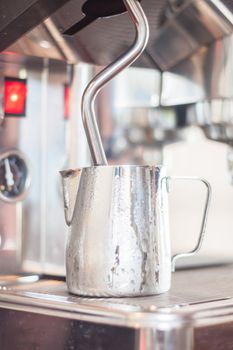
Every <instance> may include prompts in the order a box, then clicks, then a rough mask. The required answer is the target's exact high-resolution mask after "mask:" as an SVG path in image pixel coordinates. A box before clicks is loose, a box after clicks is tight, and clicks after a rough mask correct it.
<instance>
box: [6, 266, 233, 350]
mask: <svg viewBox="0 0 233 350" xmlns="http://www.w3.org/2000/svg"><path fill="white" fill-rule="evenodd" d="M0 307H1V309H0V344H1V350H11V349H17V350H23V349H24V350H25V349H26V348H27V346H29V344H30V346H31V342H33V344H34V345H35V348H36V349H38V350H47V349H48V350H49V349H51V347H53V346H55V344H56V349H59V350H60V349H61V350H72V349H74V350H81V349H85V350H89V349H90V350H95V349H96V350H109V349H110V348H111V349H113V350H115V349H119V348H121V350H124V349H125V350H126V349H127V350H131V349H132V350H134V349H137V350H152V349H153V350H157V349H158V350H164V349H168V350H173V349H174V350H176V349H177V350H181V349H182V350H183V349H185V350H189V349H198V350H202V349H218V350H220V349H224V350H227V349H232V346H233V265H227V266H219V267H211V268H201V269H193V270H184V271H178V272H176V273H175V274H174V275H173V282H172V289H171V291H170V292H169V293H166V294H162V295H158V296H154V297H143V298H131V299H130V298H120V299H112V298H111V299H110V298H109V299H92V298H80V297H76V296H72V295H69V294H68V293H67V290H66V285H65V283H64V282H61V281H54V280H40V281H38V282H35V283H28V284H20V285H11V286H8V287H7V288H6V289H4V290H3V289H2V291H1V292H0ZM28 329H29V330H30V331H28ZM13 331H14V333H12V332H13ZM10 334H14V337H11V336H10ZM2 344H3V346H2ZM16 344H17V346H16ZM57 344H60V345H57ZM70 344H71V345H70Z"/></svg>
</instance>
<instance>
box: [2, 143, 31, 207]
mask: <svg viewBox="0 0 233 350" xmlns="http://www.w3.org/2000/svg"><path fill="white" fill-rule="evenodd" d="M29 184H30V176H29V168H28V164H27V161H26V159H25V157H24V156H23V155H22V153H21V152H19V151H15V150H12V151H8V152H5V153H3V154H1V155H0V197H1V199H3V200H5V201H7V202H15V201H19V200H22V199H23V198H24V197H25V195H26V192H27V189H28V187H29Z"/></svg>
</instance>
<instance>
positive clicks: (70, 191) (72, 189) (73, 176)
mask: <svg viewBox="0 0 233 350" xmlns="http://www.w3.org/2000/svg"><path fill="white" fill-rule="evenodd" d="M60 174H61V177H62V189H63V200H64V211H65V220H66V223H67V225H68V226H70V225H71V224H72V221H73V216H74V209H75V203H76V197H77V193H78V187H79V180H80V175H81V169H75V170H63V171H60Z"/></svg>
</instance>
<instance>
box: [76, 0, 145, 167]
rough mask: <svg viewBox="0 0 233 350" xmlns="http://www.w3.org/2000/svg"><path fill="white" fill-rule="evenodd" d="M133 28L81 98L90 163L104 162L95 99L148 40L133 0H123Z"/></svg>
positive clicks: (139, 7)
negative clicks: (127, 44)
mask: <svg viewBox="0 0 233 350" xmlns="http://www.w3.org/2000/svg"><path fill="white" fill-rule="evenodd" d="M123 1H124V4H125V7H126V9H127V11H128V13H129V16H130V18H131V20H132V22H133V23H134V25H135V27H136V38H135V40H134V43H133V45H132V46H131V48H130V49H129V50H128V51H127V52H126V53H124V54H123V55H121V56H120V57H119V58H118V59H117V60H116V61H114V62H113V63H111V64H110V65H109V66H107V67H106V68H105V69H104V70H103V71H101V72H100V73H99V74H98V75H96V76H95V77H94V79H93V80H92V81H91V82H90V83H89V84H88V86H87V87H86V89H85V91H84V94H83V97H82V118H83V125H84V128H85V132H86V136H87V141H88V144H89V148H90V152H91V156H92V160H93V164H94V165H108V163H107V159H106V155H105V152H104V147H103V143H102V140H101V137H100V133H99V128H98V125H97V121H96V116H95V98H96V96H97V94H98V93H99V91H100V90H101V88H102V87H103V86H104V85H105V84H106V83H108V82H109V81H110V80H111V79H113V78H114V77H115V76H116V75H117V74H118V73H120V72H121V71H122V70H124V69H125V68H127V67H128V66H130V65H131V64H132V63H133V62H134V61H135V60H136V59H137V58H138V57H139V56H140V55H141V53H142V52H143V51H144V49H145V47H146V44H147V42H148V39H149V25H148V21H147V18H146V16H145V13H144V11H143V9H142V7H141V5H140V3H139V2H138V1H137V0H123Z"/></svg>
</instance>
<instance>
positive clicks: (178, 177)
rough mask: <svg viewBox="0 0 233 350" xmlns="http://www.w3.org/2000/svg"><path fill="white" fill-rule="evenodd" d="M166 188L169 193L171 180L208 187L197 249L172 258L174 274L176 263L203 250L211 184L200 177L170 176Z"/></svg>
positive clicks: (167, 178)
mask: <svg viewBox="0 0 233 350" xmlns="http://www.w3.org/2000/svg"><path fill="white" fill-rule="evenodd" d="M166 180H167V181H166V186H167V191H168V192H170V186H169V185H170V181H171V180H191V181H199V182H202V183H203V184H204V186H205V187H206V190H207V192H206V200H205V206H204V210H203V216H202V222H201V229H200V234H199V237H198V241H197V244H196V246H195V248H194V249H193V250H191V251H190V252H188V253H180V254H176V255H174V256H173V257H172V260H171V267H172V272H174V271H175V265H176V261H177V260H178V259H180V258H184V257H189V256H193V255H195V254H196V253H198V252H199V250H200V249H201V246H202V242H203V239H204V237H205V231H206V223H207V217H208V212H209V206H210V199H211V186H210V184H209V182H208V181H207V180H205V179H203V178H199V177H188V176H187V177H186V176H168V177H166Z"/></svg>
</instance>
